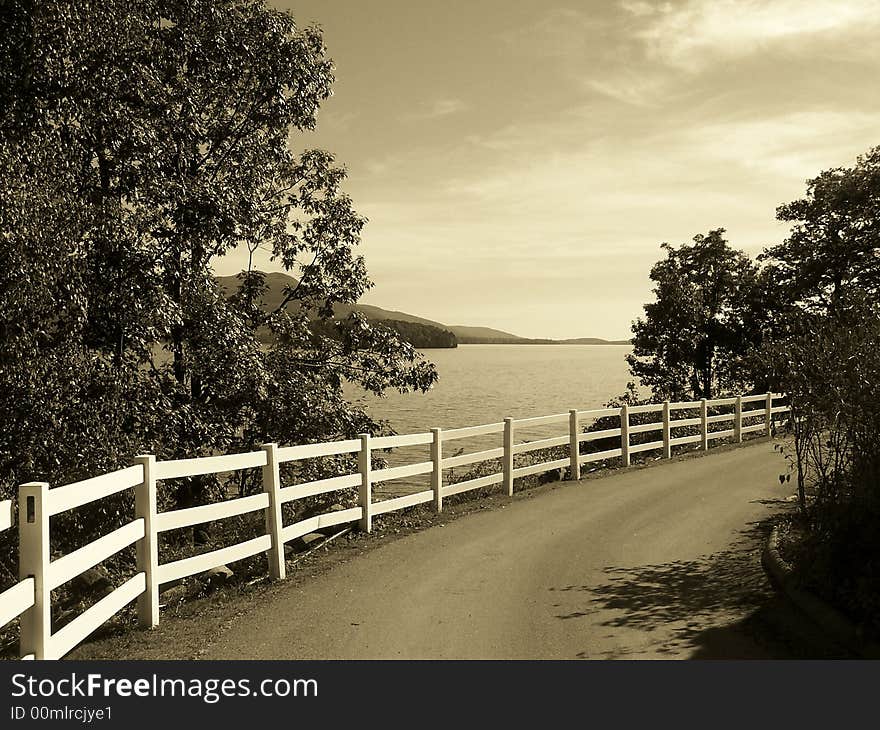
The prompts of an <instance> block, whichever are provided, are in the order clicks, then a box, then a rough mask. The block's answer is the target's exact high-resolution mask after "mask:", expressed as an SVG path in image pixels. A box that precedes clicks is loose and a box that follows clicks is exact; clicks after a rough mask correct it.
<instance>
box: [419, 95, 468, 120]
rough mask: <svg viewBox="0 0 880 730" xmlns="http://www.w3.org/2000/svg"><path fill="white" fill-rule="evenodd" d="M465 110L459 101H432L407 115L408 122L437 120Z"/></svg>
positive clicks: (464, 106)
mask: <svg viewBox="0 0 880 730" xmlns="http://www.w3.org/2000/svg"><path fill="white" fill-rule="evenodd" d="M465 109H467V104H465V103H464V102H463V101H462V100H461V99H434V100H432V101H430V102H425V103H423V104H422V105H421V106H420V107H419V108H418V109H417V110H416V111H414V112H412V113H410V114H408V115H407V117H406V118H407V119H410V120H425V119H438V118H439V117H448V116H449V115H450V114H457V113H458V112H461V111H464V110H465Z"/></svg>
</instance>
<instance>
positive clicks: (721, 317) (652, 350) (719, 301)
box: [627, 228, 760, 400]
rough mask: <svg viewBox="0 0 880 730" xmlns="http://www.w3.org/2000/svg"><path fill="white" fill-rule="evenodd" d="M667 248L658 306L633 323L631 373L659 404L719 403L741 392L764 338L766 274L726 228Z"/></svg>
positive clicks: (659, 272) (659, 270)
mask: <svg viewBox="0 0 880 730" xmlns="http://www.w3.org/2000/svg"><path fill="white" fill-rule="evenodd" d="M662 248H663V250H664V251H665V253H666V257H665V258H664V259H661V260H660V261H659V262H657V263H656V264H655V265H654V267H653V268H652V269H651V279H652V281H654V282H655V287H654V294H655V301H653V302H649V303H648V304H645V316H644V318H640V319H638V320H636V321H635V322H634V323H633V354H632V355H629V356H628V358H627V360H628V362H629V365H630V370H631V372H632V374H633V375H635V376H636V377H638V378H639V379H640V380H641V382H642V383H644V384H645V385H647V386H648V387H650V388H651V390H652V391H653V393H654V395H655V396H657V397H662V398H670V399H672V400H687V399H689V398H711V397H713V395H715V394H717V393H718V392H720V391H722V390H724V389H727V388H730V387H733V386H735V385H738V384H739V380H740V379H741V377H742V375H741V371H740V369H739V367H738V365H739V362H740V359H741V358H742V356H743V355H745V353H746V352H747V351H748V350H749V348H750V347H751V345H752V343H753V341H754V340H755V338H757V337H758V336H759V335H760V314H759V312H758V309H759V304H758V300H757V298H756V296H755V292H756V291H757V290H758V286H759V281H760V280H759V274H758V270H757V267H756V266H755V264H754V263H753V262H752V261H751V260H750V259H749V258H748V256H746V255H745V254H743V253H742V252H740V251H737V250H736V249H733V248H731V247H730V246H729V245H728V242H727V241H726V240H725V239H724V229H723V228H719V229H716V230H713V231H710V232H709V233H708V234H707V235H705V236H704V235H698V236H695V237H694V242H693V244H690V245H688V244H684V245H682V246H680V247H678V248H675V247H673V246H671V245H669V244H668V243H664V244H663V245H662Z"/></svg>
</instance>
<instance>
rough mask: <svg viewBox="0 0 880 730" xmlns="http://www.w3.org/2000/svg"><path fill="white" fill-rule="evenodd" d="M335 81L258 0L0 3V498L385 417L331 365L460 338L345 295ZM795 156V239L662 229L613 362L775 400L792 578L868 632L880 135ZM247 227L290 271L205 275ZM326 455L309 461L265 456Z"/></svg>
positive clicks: (361, 272)
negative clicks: (869, 145) (780, 402)
mask: <svg viewBox="0 0 880 730" xmlns="http://www.w3.org/2000/svg"><path fill="white" fill-rule="evenodd" d="M36 7H38V8H39V10H38V11H37V10H34V9H33V8H36ZM334 81H335V79H334V71H333V67H332V64H331V61H330V59H329V57H328V54H327V49H326V48H325V45H324V39H323V36H322V32H321V30H320V29H319V28H317V27H307V28H302V27H299V26H298V25H297V24H296V22H295V20H294V18H293V17H292V16H291V15H290V14H289V13H287V12H282V11H279V10H276V9H273V8H271V7H270V6H269V5H268V4H266V3H264V2H260V1H259V0H161V1H160V0H140V1H139V2H137V3H130V2H128V0H95V1H94V2H89V3H82V2H76V1H75V0H46V1H45V2H41V3H39V4H37V5H36V6H34V5H33V4H29V3H12V4H7V5H6V6H4V11H3V13H2V14H0V193H2V194H0V341H2V351H0V423H2V427H0V499H6V498H13V499H15V497H16V493H17V487H18V485H20V484H22V483H24V482H29V481H46V482H49V483H50V484H51V485H52V486H57V485H62V484H66V483H70V482H73V481H77V480H80V479H84V478H87V477H91V476H95V475H98V474H101V473H104V472H107V471H111V470H113V469H116V468H119V467H122V466H128V465H130V464H131V462H132V458H133V457H134V456H135V455H136V454H145V453H147V454H155V455H156V456H157V457H158V458H161V459H175V458H183V457H194V456H204V455H212V454H221V453H231V452H245V451H254V450H256V449H259V448H260V445H261V444H263V443H268V442H278V443H283V444H296V443H306V442H318V441H325V440H337V439H345V438H354V437H355V436H356V435H357V434H360V433H372V434H381V433H388V432H389V430H390V427H391V425H393V424H391V425H389V424H387V423H381V422H377V421H376V420H374V419H373V418H372V417H371V414H370V413H368V412H366V411H365V410H364V408H363V407H362V406H361V405H359V404H358V403H352V402H350V401H348V400H347V399H346V397H345V395H344V386H345V385H346V384H347V383H355V384H357V385H359V386H360V387H361V388H362V389H363V390H366V391H368V392H371V393H374V394H378V395H381V394H383V393H385V392H387V391H389V390H398V391H401V392H418V391H427V390H429V389H430V388H431V387H432V385H433V384H434V383H435V382H436V380H437V377H438V376H437V372H436V369H435V368H434V366H433V365H432V364H431V363H430V362H429V361H428V360H427V359H426V358H425V357H424V355H423V354H422V353H420V352H419V349H418V348H420V347H422V348H424V347H428V346H429V345H425V344H416V343H417V342H418V343H423V342H425V341H429V342H437V341H445V342H447V343H453V342H455V341H458V342H467V341H468V340H467V337H479V336H480V335H473V334H461V335H459V334H458V333H457V332H456V330H455V327H451V328H449V332H450V333H451V334H452V338H448V337H447V335H446V334H442V332H441V334H437V332H434V331H431V330H430V329H425V328H426V327H432V326H433V325H431V323H427V324H426V323H418V322H415V323H414V322H412V321H407V319H406V318H403V319H401V318H399V317H390V318H387V317H386V318H378V319H377V318H375V317H370V315H369V311H368V307H367V306H366V305H361V304H359V302H360V300H361V298H362V297H363V296H364V294H365V293H366V292H367V291H368V290H369V289H370V288H371V286H372V283H371V281H370V279H369V277H368V275H367V269H366V263H365V261H364V260H363V258H362V257H361V256H360V255H359V254H358V245H359V243H360V236H361V231H362V229H363V227H364V225H366V221H365V219H364V218H363V217H362V216H361V215H360V214H358V213H357V211H356V209H355V204H354V202H353V201H352V200H351V199H350V198H349V197H348V195H347V194H346V193H345V192H344V182H345V177H346V173H345V169H344V167H343V166H342V164H341V163H340V162H339V161H337V160H336V158H335V157H334V155H333V154H332V153H331V152H329V151H326V150H320V149H309V148H307V147H306V141H307V138H306V133H307V132H309V131H310V130H312V129H313V128H314V127H315V126H316V124H317V119H318V117H317V115H318V110H319V109H320V107H321V105H322V104H323V103H324V102H325V101H326V100H327V99H328V98H329V96H330V94H331V89H332V87H333V84H334ZM816 174H817V176H816V177H815V178H813V179H811V180H809V181H808V183H807V188H806V193H805V196H804V197H803V198H802V199H799V200H796V201H793V202H789V203H785V204H783V205H781V206H780V207H779V208H778V212H777V217H778V219H779V220H780V221H782V222H783V223H786V224H789V225H790V226H791V232H790V234H789V235H788V236H787V237H786V238H785V239H784V240H782V241H779V242H767V244H768V245H767V248H766V249H765V251H764V253H763V254H762V255H761V256H760V257H758V259H757V260H752V259H750V258H749V257H748V256H746V255H745V254H744V253H742V252H741V251H740V250H738V249H737V248H735V247H734V246H732V245H731V244H730V243H729V242H728V241H727V240H726V238H725V232H724V229H723V228H722V227H720V225H721V224H723V221H719V227H718V228H716V229H714V230H711V231H706V232H702V233H701V234H700V235H697V236H696V237H695V238H694V239H693V242H690V243H683V244H680V245H670V244H663V245H662V248H661V249H660V260H659V261H658V262H657V263H656V264H655V266H654V268H653V269H652V271H651V280H652V281H653V284H654V298H653V299H652V301H651V302H649V303H647V304H646V305H645V312H644V316H643V317H642V318H640V319H638V320H637V321H636V322H634V323H633V340H632V344H633V353H632V354H631V355H630V356H629V358H628V361H629V365H630V369H631V372H632V374H633V376H634V378H637V379H638V380H639V381H640V382H641V383H642V384H644V386H646V387H647V388H648V389H649V390H650V394H651V397H652V398H655V399H656V398H669V399H672V400H690V399H699V398H716V397H720V396H724V395H725V394H728V393H736V392H746V391H749V390H751V391H754V392H764V391H765V390H768V389H772V390H776V391H779V392H784V393H786V394H787V395H788V397H789V399H790V403H791V408H792V416H791V419H790V421H791V426H792V429H791V433H792V438H793V441H792V445H791V446H790V447H786V448H787V449H789V451H790V453H791V454H792V457H793V465H794V471H793V473H794V474H795V479H796V484H797V487H798V494H799V507H800V515H801V519H802V526H803V530H804V531H805V534H806V535H807V538H806V540H805V541H804V543H803V545H802V553H801V556H802V557H801V558H800V559H799V560H798V564H799V565H800V566H801V567H802V568H803V580H804V581H805V582H806V583H808V584H810V585H817V586H819V588H820V589H821V590H823V591H824V592H825V593H826V594H829V595H830V596H831V597H832V598H833V599H834V600H835V601H837V602H838V603H841V604H844V605H846V606H847V609H848V610H850V611H851V612H852V613H853V614H855V615H857V616H858V617H859V618H860V619H861V620H862V621H863V622H864V623H866V624H869V625H871V626H872V627H873V628H874V629H877V628H878V626H877V624H878V621H880V618H878V617H880V541H878V539H877V536H878V535H880V450H878V449H877V446H876V445H877V443H878V442H880V397H878V393H880V309H878V301H880V148H876V149H873V150H869V151H866V153H865V154H864V155H863V156H862V157H860V158H859V159H858V160H857V161H856V163H855V164H854V165H853V166H852V167H842V168H835V169H830V170H826V171H824V172H820V171H818V170H817V171H816ZM634 214H636V211H634ZM695 233H697V232H696V231H695ZM662 239H663V233H662V232H659V231H658V233H657V240H658V243H659V241H661V240H662ZM242 247H244V248H245V249H246V250H248V251H250V254H251V262H252V260H253V255H254V254H255V253H256V251H257V250H258V249H263V250H267V251H269V252H271V256H272V259H273V265H276V266H278V267H279V268H282V269H283V270H284V271H285V272H286V274H287V275H288V276H289V277H290V282H289V284H288V285H286V286H284V287H283V288H281V289H280V290H279V289H277V288H273V287H272V286H271V284H272V280H271V277H272V274H265V273H263V272H260V271H257V270H256V269H254V268H253V266H248V268H247V271H246V272H244V273H242V274H241V275H240V276H239V277H237V279H236V286H235V288H234V291H231V290H227V289H224V287H223V286H221V285H220V283H218V281H217V279H216V277H215V276H214V265H215V262H216V261H217V260H218V259H219V258H220V257H222V256H224V255H226V254H228V253H230V252H232V251H233V250H236V249H238V250H241V249H242ZM383 319H384V320H385V321H382V320H383ZM435 324H436V323H435ZM435 329H437V328H435ZM443 329H444V327H441V328H439V330H438V331H442V330H443ZM463 329H466V328H463ZM483 334H484V336H485V333H483ZM506 335H507V333H501V335H500V339H501V340H504V337H505V336H506ZM488 337H489V338H491V337H493V335H488ZM444 338H445V339H444ZM517 341H519V342H522V340H517ZM414 345H415V346H414ZM447 346H452V345H451V344H449V345H447ZM157 353H161V356H158V355H157ZM622 397H623V399H628V400H629V401H631V402H637V401H638V400H639V399H640V398H644V397H647V394H639V393H638V392H636V390H635V389H633V390H632V391H630V392H628V393H627V394H624V395H623V396H622ZM789 451H787V452H786V453H789ZM344 466H349V467H350V466H351V465H350V464H348V465H346V464H344V463H343V462H342V461H341V460H340V459H328V460H320V459H318V460H310V462H309V463H305V464H301V465H296V466H292V465H285V468H286V469H288V471H286V472H285V473H283V474H282V478H284V479H288V480H291V479H294V478H295V479H305V480H309V479H316V478H321V477H324V476H330V475H336V474H338V473H339V469H340V468H341V467H344ZM292 469H299V470H300V471H298V472H296V473H294V472H293V471H289V470H292ZM254 471H255V470H247V471H246V473H242V474H240V475H237V476H236V477H235V480H236V481H235V483H234V484H232V483H231V482H230V481H229V480H221V479H220V478H219V477H217V476H200V477H192V478H188V479H180V480H176V481H174V482H172V483H169V484H163V486H162V491H161V493H160V500H161V505H160V508H161V509H167V508H169V507H177V508H180V507H188V506H193V505H198V504H203V503H206V502H208V501H211V500H212V499H217V498H222V497H223V496H224V495H226V494H227V492H228V490H229V489H230V488H232V487H233V486H234V487H235V489H237V490H238V492H239V493H241V494H249V493H254V492H255V491H256V490H258V489H259V488H260V482H259V480H260V476H259V474H258V473H252V472H254ZM306 507H308V505H306ZM293 508H294V507H292V506H291V509H293ZM296 508H297V509H299V508H300V507H296ZM131 509H132V505H131V501H130V499H129V498H128V497H120V498H118V499H108V500H102V501H100V502H98V503H96V506H95V507H94V508H92V509H81V510H77V511H74V512H71V513H68V514H65V515H64V516H63V517H61V516H59V518H58V519H57V521H54V522H53V535H54V536H56V538H57V540H58V542H57V544H53V546H52V547H53V550H59V551H65V550H66V551H69V550H70V549H72V548H73V547H76V546H78V545H81V544H84V543H86V542H89V541H91V540H94V539H96V538H97V537H99V536H101V535H103V534H106V533H107V531H108V530H110V529H112V528H113V527H115V526H118V525H120V524H122V523H124V522H125V521H127V520H129V519H130V515H131ZM14 532H15V531H14V530H8V531H6V532H5V533H3V534H2V535H0V588H2V587H3V586H5V585H9V584H10V583H11V581H12V579H13V577H14V576H15V575H16V572H17V557H16V553H15V551H16V546H15V539H14V534H13V533H14ZM194 539H196V536H194V535H193V534H192V533H188V534H185V535H177V536H169V538H168V540H169V544H170V545H171V547H172V548H174V547H175V546H177V547H178V548H180V549H181V550H183V549H184V548H183V547H181V546H185V545H187V544H188V543H189V542H191V541H192V540H194ZM200 539H207V538H205V537H204V536H202V538H200Z"/></svg>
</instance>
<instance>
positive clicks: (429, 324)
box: [216, 272, 458, 349]
mask: <svg viewBox="0 0 880 730" xmlns="http://www.w3.org/2000/svg"><path fill="white" fill-rule="evenodd" d="M216 280H217V283H218V284H219V285H220V288H221V289H222V290H223V292H224V293H225V294H226V296H231V295H232V294H234V293H235V292H236V291H238V287H239V285H240V282H239V280H238V278H237V277H236V276H234V275H233V276H218V277H216ZM296 285H297V280H296V279H295V278H294V277H292V276H288V275H287V274H282V273H279V272H271V273H268V274H266V286H267V291H266V293H265V294H264V295H263V302H264V309H266V310H267V311H270V310H273V309H277V308H278V306H279V305H280V304H281V302H283V301H284V296H285V294H284V290H285V288H286V287H288V286H290V287H295V286H296ZM291 306H293V305H291ZM352 311H357V312H360V313H361V314H363V315H364V316H365V317H366V318H367V319H369V320H372V321H374V322H382V324H383V325H384V326H386V327H389V328H390V329H393V330H395V331H396V332H397V333H398V334H399V335H400V336H401V337H402V338H403V339H404V340H406V341H407V342H409V343H410V344H411V345H413V346H414V347H418V348H420V349H430V348H434V347H442V348H449V347H458V340H457V339H456V337H455V334H454V333H453V332H451V331H450V330H449V328H448V327H447V326H446V325H444V324H440V323H439V322H433V321H431V320H430V319H423V318H422V317H415V316H413V315H412V314H407V313H406V312H395V311H391V310H387V309H382V308H381V307H374V306H371V305H369V304H354V305H352V304H336V305H334V306H333V315H334V317H335V318H336V319H345V318H346V317H348V315H349V314H351V312H352ZM314 329H315V330H316V331H320V332H322V333H323V334H324V335H326V336H331V335H332V332H333V331H332V328H330V327H327V326H324V325H319V324H317V323H316V324H315V326H314Z"/></svg>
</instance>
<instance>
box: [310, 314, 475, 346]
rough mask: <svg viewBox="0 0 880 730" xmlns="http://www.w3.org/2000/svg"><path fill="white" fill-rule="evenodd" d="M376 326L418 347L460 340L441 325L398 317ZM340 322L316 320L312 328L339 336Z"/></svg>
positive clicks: (375, 325)
mask: <svg viewBox="0 0 880 730" xmlns="http://www.w3.org/2000/svg"><path fill="white" fill-rule="evenodd" d="M371 324H372V326H373V327H374V328H379V327H384V328H386V329H390V330H392V331H394V332H396V333H397V334H398V335H399V336H400V338H401V339H402V340H403V341H404V342H408V343H409V344H410V345H412V346H413V347H415V348H417V349H420V350H422V349H430V348H433V347H443V348H449V347H458V340H457V339H456V337H455V335H454V334H453V333H452V332H450V331H449V330H443V329H440V328H439V327H432V326H431V325H427V324H421V323H419V322H404V321H401V320H397V319H382V320H378V321H375V322H371ZM339 326H340V325H339V322H338V321H333V322H328V321H321V320H319V321H316V322H313V323H312V329H313V330H314V331H315V332H319V333H320V334H322V335H324V336H325V337H331V338H337V337H338V336H339Z"/></svg>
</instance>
